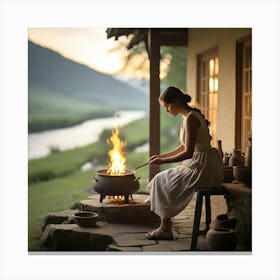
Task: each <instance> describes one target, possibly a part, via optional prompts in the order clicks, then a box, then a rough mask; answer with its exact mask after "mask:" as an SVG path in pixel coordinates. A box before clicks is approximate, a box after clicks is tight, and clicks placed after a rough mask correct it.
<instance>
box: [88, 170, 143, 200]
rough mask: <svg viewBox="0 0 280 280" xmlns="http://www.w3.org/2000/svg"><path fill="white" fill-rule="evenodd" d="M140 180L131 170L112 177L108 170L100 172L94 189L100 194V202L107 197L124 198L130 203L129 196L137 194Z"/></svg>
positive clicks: (96, 177) (95, 178)
mask: <svg viewBox="0 0 280 280" xmlns="http://www.w3.org/2000/svg"><path fill="white" fill-rule="evenodd" d="M139 179H140V178H136V177H135V172H133V171H129V170H127V171H126V172H125V173H124V174H122V175H110V174H108V173H107V170H106V169H105V170H99V171H97V174H96V176H95V177H94V180H95V183H94V185H93V189H94V190H95V191H96V192H97V193H100V202H102V200H103V199H104V198H105V196H106V195H110V196H124V197H125V201H126V202H128V197H129V195H132V194H133V193H136V192H137V191H138V189H139V182H138V180H139Z"/></svg>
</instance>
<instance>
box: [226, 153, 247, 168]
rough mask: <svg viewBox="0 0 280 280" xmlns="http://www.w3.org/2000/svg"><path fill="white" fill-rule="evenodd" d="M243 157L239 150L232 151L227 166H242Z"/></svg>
mask: <svg viewBox="0 0 280 280" xmlns="http://www.w3.org/2000/svg"><path fill="white" fill-rule="evenodd" d="M244 163H245V157H244V154H243V153H242V151H241V150H237V149H233V153H232V155H231V157H230V158H229V166H237V165H238V166H243V165H244Z"/></svg>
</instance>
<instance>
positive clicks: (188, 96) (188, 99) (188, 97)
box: [184, 94, 192, 103]
mask: <svg viewBox="0 0 280 280" xmlns="http://www.w3.org/2000/svg"><path fill="white" fill-rule="evenodd" d="M184 100H185V101H186V102H187V103H188V102H190V101H191V100H192V98H191V96H190V95H188V94H184Z"/></svg>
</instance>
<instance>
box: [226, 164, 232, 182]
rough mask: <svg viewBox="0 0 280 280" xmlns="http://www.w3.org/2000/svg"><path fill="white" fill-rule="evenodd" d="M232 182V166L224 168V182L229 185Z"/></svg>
mask: <svg viewBox="0 0 280 280" xmlns="http://www.w3.org/2000/svg"><path fill="white" fill-rule="evenodd" d="M233 180H234V176H233V168H232V166H224V182H225V183H231V182H232V181H233Z"/></svg>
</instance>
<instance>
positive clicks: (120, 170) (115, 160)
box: [107, 127, 126, 176]
mask: <svg viewBox="0 0 280 280" xmlns="http://www.w3.org/2000/svg"><path fill="white" fill-rule="evenodd" d="M107 141H108V143H110V142H111V143H112V144H113V149H112V150H110V151H109V152H108V155H109V156H110V160H111V163H110V165H109V168H108V169H107V173H109V174H110V175H115V176H117V175H122V174H124V173H125V168H126V166H125V162H126V159H125V157H124V156H123V148H124V147H125V146H126V142H123V141H121V140H120V138H119V129H118V127H117V128H116V129H115V130H113V132H112V136H111V137H110V138H109V140H107Z"/></svg>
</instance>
